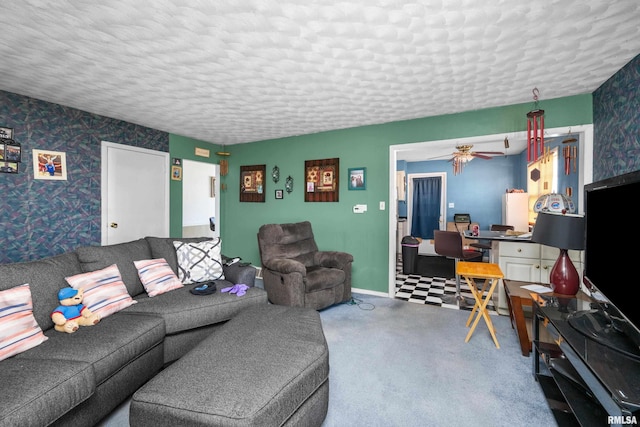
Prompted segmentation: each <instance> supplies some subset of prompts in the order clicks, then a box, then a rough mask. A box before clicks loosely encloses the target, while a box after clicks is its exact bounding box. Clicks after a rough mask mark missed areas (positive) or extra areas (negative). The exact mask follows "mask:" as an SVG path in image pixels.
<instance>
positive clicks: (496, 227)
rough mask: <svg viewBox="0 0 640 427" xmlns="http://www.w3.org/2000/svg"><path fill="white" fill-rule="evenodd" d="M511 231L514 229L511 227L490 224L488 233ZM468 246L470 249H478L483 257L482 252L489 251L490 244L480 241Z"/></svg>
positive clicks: (486, 241)
mask: <svg viewBox="0 0 640 427" xmlns="http://www.w3.org/2000/svg"><path fill="white" fill-rule="evenodd" d="M513 229H514V227H513V225H502V224H491V227H489V230H490V231H507V230H513ZM469 246H471V247H472V248H476V249H479V250H480V251H481V252H482V255H483V256H484V251H490V250H491V242H490V241H488V240H480V241H479V242H477V243H471V244H470V245H469Z"/></svg>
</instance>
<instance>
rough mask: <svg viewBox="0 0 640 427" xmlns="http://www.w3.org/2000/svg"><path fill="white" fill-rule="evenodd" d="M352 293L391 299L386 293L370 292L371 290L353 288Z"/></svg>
mask: <svg viewBox="0 0 640 427" xmlns="http://www.w3.org/2000/svg"><path fill="white" fill-rule="evenodd" d="M351 293H355V294H365V295H373V296H376V297H385V298H389V294H388V293H386V292H378V291H370V290H369V289H358V288H351Z"/></svg>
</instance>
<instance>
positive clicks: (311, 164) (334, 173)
mask: <svg viewBox="0 0 640 427" xmlns="http://www.w3.org/2000/svg"><path fill="white" fill-rule="evenodd" d="M339 170H340V159H339V158H333V159H322V160H306V161H305V162H304V176H305V184H306V185H305V192H304V201H305V202H337V201H338V195H339V186H338V184H339V180H338V177H339V173H338V172H339Z"/></svg>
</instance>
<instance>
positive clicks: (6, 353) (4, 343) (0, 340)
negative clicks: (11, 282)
mask: <svg viewBox="0 0 640 427" xmlns="http://www.w3.org/2000/svg"><path fill="white" fill-rule="evenodd" d="M46 340H47V337H45V336H44V334H43V333H42V329H40V326H38V323H37V322H36V319H35V318H34V317H33V305H32V303H31V291H30V290H29V285H28V284H24V285H20V286H16V287H15V288H12V289H7V290H5V291H0V360H4V359H6V358H8V357H11V356H14V355H16V354H18V353H22V352H23V351H26V350H28V349H30V348H33V347H35V346H37V345H39V344H40V343H42V342H44V341H46Z"/></svg>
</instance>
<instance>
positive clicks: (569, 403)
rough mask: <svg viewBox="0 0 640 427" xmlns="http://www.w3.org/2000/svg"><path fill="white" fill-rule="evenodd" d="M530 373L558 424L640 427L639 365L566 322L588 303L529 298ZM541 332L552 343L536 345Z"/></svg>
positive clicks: (553, 297) (586, 306)
mask: <svg viewBox="0 0 640 427" xmlns="http://www.w3.org/2000/svg"><path fill="white" fill-rule="evenodd" d="M533 303H534V304H533V325H532V326H533V342H532V347H533V356H534V357H533V358H532V359H533V374H534V376H535V378H536V380H537V381H538V383H539V384H540V387H541V388H542V391H543V392H544V394H545V396H546V398H547V402H548V403H549V406H550V408H551V409H552V411H553V414H554V416H555V417H556V421H557V422H558V425H561V426H562V425H582V426H606V425H635V424H637V423H640V361H639V360H638V359H635V358H633V357H629V356H628V355H625V354H623V353H620V352H618V351H616V350H613V349H611V348H609V347H607V346H605V345H602V344H600V343H598V342H596V341H594V340H592V339H591V338H588V337H587V336H586V335H585V334H584V333H582V332H580V331H578V330H577V329H576V328H575V327H574V326H572V325H571V324H570V319H571V318H572V317H576V315H577V314H578V313H579V312H585V311H593V310H592V307H591V302H590V301H585V300H582V299H578V298H571V297H569V298H559V297H556V296H549V295H543V294H535V295H533ZM543 328H544V329H546V331H547V333H548V334H549V336H551V337H552V340H553V342H552V343H546V342H541V340H540V331H541V329H543Z"/></svg>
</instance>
